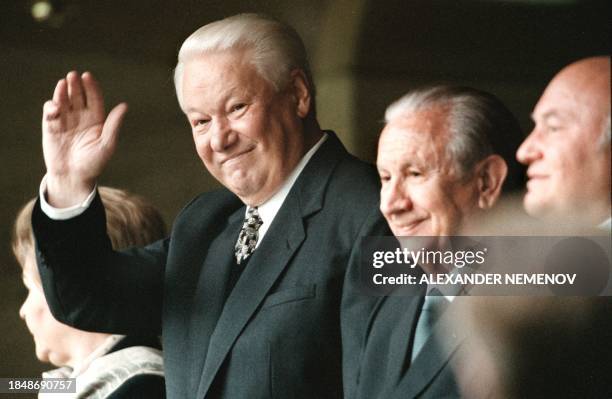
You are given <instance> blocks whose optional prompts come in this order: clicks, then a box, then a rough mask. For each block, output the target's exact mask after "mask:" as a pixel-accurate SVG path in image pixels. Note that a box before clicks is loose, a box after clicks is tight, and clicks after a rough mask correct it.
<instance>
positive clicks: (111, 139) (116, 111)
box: [102, 103, 128, 151]
mask: <svg viewBox="0 0 612 399" xmlns="http://www.w3.org/2000/svg"><path fill="white" fill-rule="evenodd" d="M127 110H128V106H127V104H126V103H121V104H119V105H117V106H116V107H115V108H113V109H112V110H111V112H109V114H108V117H107V118H106V121H105V122H104V126H103V127H102V141H103V143H104V145H105V146H106V147H108V148H110V149H111V151H114V149H115V145H116V143H117V137H118V135H119V128H120V127H121V123H122V122H123V118H124V117H125V114H126V113H127Z"/></svg>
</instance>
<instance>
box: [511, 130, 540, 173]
mask: <svg viewBox="0 0 612 399" xmlns="http://www.w3.org/2000/svg"><path fill="white" fill-rule="evenodd" d="M538 141H539V139H538V131H537V127H535V128H534V129H533V130H532V131H531V133H529V136H527V138H526V139H525V141H523V143H522V144H521V145H520V147H519V148H518V150H517V151H516V159H517V161H519V162H520V163H522V164H523V165H529V164H530V163H532V162H533V161H535V160H536V159H538V158H540V157H541V156H542V153H541V152H540V149H539V142H538Z"/></svg>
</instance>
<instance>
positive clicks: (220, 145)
mask: <svg viewBox="0 0 612 399" xmlns="http://www.w3.org/2000/svg"><path fill="white" fill-rule="evenodd" d="M212 129H213V131H212V132H211V133H212V135H211V139H210V147H211V148H212V150H213V151H215V152H223V151H226V150H227V149H228V148H231V146H232V145H234V143H235V142H236V141H237V139H238V135H237V134H236V132H234V131H233V130H232V128H231V124H230V122H229V121H228V120H227V118H224V117H220V118H216V119H214V120H213V127H212Z"/></svg>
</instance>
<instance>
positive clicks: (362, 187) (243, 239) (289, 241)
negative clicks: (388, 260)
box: [33, 15, 388, 399]
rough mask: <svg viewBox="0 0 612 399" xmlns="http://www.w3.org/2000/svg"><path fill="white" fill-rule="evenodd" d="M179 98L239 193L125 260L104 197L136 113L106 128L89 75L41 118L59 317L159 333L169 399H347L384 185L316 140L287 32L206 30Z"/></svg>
mask: <svg viewBox="0 0 612 399" xmlns="http://www.w3.org/2000/svg"><path fill="white" fill-rule="evenodd" d="M175 83H176V90H177V96H178V99H179V103H180V106H181V109H182V110H183V111H184V113H185V115H186V116H187V119H188V120H189V123H190V125H191V130H192V134H193V140H194V143H195V148H196V152H197V153H198V155H199V157H200V159H201V160H202V162H203V163H204V165H205V166H206V168H207V169H208V171H209V172H210V173H211V174H212V175H213V176H214V177H215V178H216V179H218V180H219V181H220V182H221V183H222V184H223V185H224V186H225V188H224V189H222V190H218V191H215V192H211V193H206V194H203V195H201V196H199V197H197V198H195V199H194V200H193V201H191V202H190V203H189V204H188V205H187V206H186V207H185V208H184V209H183V211H182V212H181V214H180V215H179V216H178V217H177V219H176V221H175V223H174V228H173V230H172V233H171V235H170V237H169V238H168V239H166V240H163V241H161V242H158V243H157V244H153V245H151V246H149V247H146V248H144V249H133V250H130V251H128V252H114V251H112V249H111V247H110V244H109V241H108V237H107V234H106V232H105V226H104V212H103V208H102V205H101V202H100V199H99V195H98V194H97V192H96V190H95V185H96V181H97V180H98V178H99V176H100V174H101V173H102V171H103V170H104V168H105V167H106V165H107V163H108V161H109V159H110V158H111V155H112V154H113V151H114V148H115V142H116V137H117V130H118V128H119V125H120V124H121V120H122V118H123V116H124V114H125V112H126V106H125V105H124V104H121V105H119V106H117V107H116V108H114V109H113V110H112V111H111V112H110V113H109V115H108V116H106V115H105V113H104V108H103V100H102V96H101V93H100V90H99V88H98V86H97V84H96V82H95V80H94V78H93V76H92V75H91V74H90V73H84V74H83V75H81V76H79V75H78V74H77V73H75V72H70V73H69V74H68V75H67V77H66V78H65V79H62V80H60V81H59V82H58V84H57V86H56V89H55V93H54V94H53V99H52V100H50V101H49V102H47V103H46V104H45V107H44V115H43V149H44V155H45V162H46V165H47V175H46V178H45V180H44V181H43V183H42V185H41V195H40V200H39V203H38V205H37V206H36V209H35V210H34V216H33V224H34V231H35V235H36V240H37V243H38V249H39V252H38V261H39V268H40V274H41V277H42V279H43V285H44V289H45V295H46V296H47V299H48V302H49V305H50V307H51V309H52V311H53V312H54V315H55V316H56V317H57V318H58V319H59V320H61V321H63V322H64V323H67V324H71V325H74V326H77V327H79V328H82V329H87V330H93V331H106V332H113V333H138V332H147V333H151V332H153V333H161V334H162V336H163V346H164V362H165V368H166V385H167V391H168V397H171V398H187V397H189V398H192V397H197V398H204V397H205V398H232V399H234V398H249V399H251V398H268V397H287V398H341V397H342V396H343V391H342V356H341V352H342V351H341V347H342V346H341V331H340V302H341V298H342V292H343V285H344V282H343V281H344V276H345V269H346V268H347V265H349V264H350V263H351V262H354V261H355V260H356V259H357V258H358V249H359V244H358V243H359V240H360V237H362V236H366V235H372V234H385V232H387V231H388V228H387V227H386V223H385V221H384V219H383V218H382V216H381V215H380V214H379V212H378V209H377V207H378V201H379V195H378V182H377V179H376V174H375V171H374V169H373V168H372V167H371V166H369V165H367V164H365V163H363V162H360V161H358V160H357V159H356V158H354V157H353V156H351V155H350V154H349V153H347V152H346V150H345V149H344V147H343V146H342V144H341V143H340V141H339V140H338V138H337V137H336V136H335V134H334V133H332V132H330V131H327V132H324V131H322V130H321V129H320V128H319V125H318V123H317V120H316V113H315V101H314V84H313V80H312V77H311V74H310V68H309V66H308V61H307V56H306V52H305V49H304V46H303V44H302V41H301V39H300V38H299V36H298V34H297V33H296V32H295V31H294V30H293V29H292V28H290V27H289V26H286V25H284V24H282V23H279V22H277V21H274V20H271V19H268V18H265V17H260V16H256V15H237V16H234V17H230V18H227V19H224V20H221V21H217V22H213V23H211V24H208V25H206V26H204V27H202V28H200V29H199V30H197V31H196V32H194V33H193V34H192V35H191V36H190V37H189V38H188V39H187V40H186V41H185V42H184V43H183V46H182V47H181V50H180V52H179V59H178V65H177V67H176V72H175ZM176 178H177V179H180V174H177V177H176ZM85 265H87V266H85Z"/></svg>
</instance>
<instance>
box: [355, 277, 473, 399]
mask: <svg viewBox="0 0 612 399" xmlns="http://www.w3.org/2000/svg"><path fill="white" fill-rule="evenodd" d="M424 288H425V287H420V290H421V292H420V293H417V292H412V293H409V294H406V293H404V294H402V295H397V296H394V295H391V296H386V297H382V298H380V300H379V301H378V302H377V303H376V305H375V307H374V309H373V310H372V312H371V315H370V320H369V322H368V328H367V332H366V336H365V337H364V340H363V346H362V353H361V358H360V361H359V366H358V367H359V371H358V372H357V374H358V376H357V384H356V387H354V388H347V391H348V392H349V396H350V397H355V398H358V399H376V398H384V399H395V398H397V399H400V398H401V399H410V398H432V399H433V398H460V397H461V395H460V393H459V389H458V386H457V383H456V381H455V376H454V373H453V369H452V367H451V362H453V361H455V359H456V356H455V355H456V353H457V351H458V349H459V348H460V346H461V343H462V342H463V341H464V339H465V336H464V332H463V331H461V329H460V328H458V326H456V325H455V324H454V323H452V321H451V320H450V315H451V314H452V311H453V304H451V305H450V306H449V307H448V308H447V310H446V311H445V312H444V314H443V315H442V316H441V318H440V320H438V322H437V323H436V324H435V325H434V327H433V333H432V336H430V338H429V339H428V341H427V342H425V345H424V346H423V348H422V349H421V352H420V353H419V354H418V356H417V357H416V358H415V359H414V362H413V363H412V364H410V357H411V353H412V341H413V339H414V331H415V329H416V324H417V321H418V317H419V314H420V311H421V307H422V305H423V301H424V296H423V295H422V294H423V293H424ZM441 337H444V339H445V340H446V342H444V343H442V342H441Z"/></svg>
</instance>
